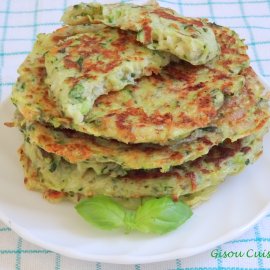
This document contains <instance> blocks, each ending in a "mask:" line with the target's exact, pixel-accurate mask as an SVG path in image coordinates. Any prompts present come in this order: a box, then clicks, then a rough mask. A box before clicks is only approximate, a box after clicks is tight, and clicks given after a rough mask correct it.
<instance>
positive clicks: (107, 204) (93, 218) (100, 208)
mask: <svg viewBox="0 0 270 270" xmlns="http://www.w3.org/2000/svg"><path fill="white" fill-rule="evenodd" d="M75 208H76V210H77V212H78V213H79V214H80V215H81V216H82V217H83V218H84V219H85V220H86V221H87V222H89V223H92V224H93V225H95V226H97V227H99V228H101V229H105V230H111V229H114V228H119V227H123V226H124V218H125V210H124V208H123V207H122V206H121V205H119V204H118V203H117V202H115V201H114V200H113V199H111V198H110V197H106V196H103V195H98V196H94V197H92V198H90V199H85V200H82V201H80V202H79V203H78V204H77V205H76V206H75Z"/></svg>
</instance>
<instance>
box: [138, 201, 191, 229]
mask: <svg viewBox="0 0 270 270" xmlns="http://www.w3.org/2000/svg"><path fill="white" fill-rule="evenodd" d="M191 215H192V211H191V209H190V207H189V206H187V205H186V204H184V203H183V202H181V201H178V202H174V201H173V200H172V199H171V198H169V197H163V198H159V199H156V198H154V199H149V200H147V201H145V202H144V204H143V205H142V206H140V207H139V208H138V209H137V212H136V217H135V228H136V229H137V230H139V231H141V232H144V233H158V234H163V233H167V232H169V231H172V230H174V229H176V228H177V227H178V226H180V225H181V224H183V223H184V222H185V221H186V220H187V219H189V218H190V217H191Z"/></svg>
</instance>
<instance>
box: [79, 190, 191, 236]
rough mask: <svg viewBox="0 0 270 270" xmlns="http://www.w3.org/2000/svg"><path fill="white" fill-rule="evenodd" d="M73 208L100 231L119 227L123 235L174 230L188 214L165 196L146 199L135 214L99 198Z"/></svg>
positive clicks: (117, 204) (177, 203) (109, 199)
mask: <svg viewBox="0 0 270 270" xmlns="http://www.w3.org/2000/svg"><path fill="white" fill-rule="evenodd" d="M75 208H76V210H77V211H78V213H79V214H80V215H81V216H82V217H83V218H84V219H85V220H86V221H88V222H89V223H92V224H94V225H95V226H97V227H99V228H101V229H105V230H111V229H114V228H119V227H123V228H124V229H125V231H126V232H130V231H132V230H138V231H141V232H144V233H158V234H163V233H167V232H169V231H172V230H174V229H176V228H177V227H178V226H180V225H181V224H183V223H184V222H185V221H186V220H187V219H188V218H189V217H190V216H191V215H192V211H191V209H190V208H189V206H187V205H186V204H184V203H183V202H180V201H179V202H174V201H173V200H172V199H171V198H169V197H163V198H159V199H155V198H154V199H147V200H145V201H144V202H143V204H142V205H141V206H139V208H138V209H137V211H132V210H128V209H124V208H123V207H122V206H121V205H120V204H119V203H117V202H116V201H114V200H113V199H112V198H110V197H106V196H103V195H99V196H94V197H92V198H90V199H85V200H83V201H81V202H79V203H78V204H77V205H76V207H75Z"/></svg>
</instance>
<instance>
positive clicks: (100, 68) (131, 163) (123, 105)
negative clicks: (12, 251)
mask: <svg viewBox="0 0 270 270" xmlns="http://www.w3.org/2000/svg"><path fill="white" fill-rule="evenodd" d="M63 21H64V23H65V24H66V26H64V27H62V28H60V29H58V30H56V31H55V32H53V33H51V34H40V35H38V38H37V41H36V43H35V45H34V48H33V50H32V52H31V53H30V55H29V56H28V57H27V58H26V60H25V61H24V63H23V64H22V65H21V67H20V68H19V75H20V76H19V78H18V80H17V83H16V85H15V87H14V89H13V94H12V101H13V103H14V104H15V105H16V107H17V112H16V117H15V119H16V124H17V125H18V126H19V128H20V130H21V131H22V133H23V134H24V138H25V141H24V143H23V145H22V147H21V149H20V155H21V161H22V164H23V167H24V169H25V184H26V186H27V187H28V188H29V189H31V190H38V191H41V192H43V194H44V197H45V198H46V199H48V200H50V201H58V200H60V199H63V198H71V199H73V200H75V201H79V200H80V199H81V198H85V197H91V196H93V195H96V194H104V195H107V196H111V197H114V198H118V199H119V200H121V201H123V202H125V203H130V205H133V206H132V207H134V204H133V203H134V202H135V203H136V202H138V201H140V199H141V198H145V197H162V196H172V197H173V198H174V199H175V200H177V199H182V200H184V201H186V202H187V203H188V204H189V205H194V204H197V203H199V202H200V201H202V200H204V199H206V198H208V196H209V194H210V193H211V192H212V191H213V190H214V189H215V187H216V186H217V185H218V184H219V183H221V182H222V181H223V180H224V178H225V177H226V176H227V175H230V174H235V173H237V172H239V171H240V170H242V169H243V168H244V167H245V166H246V165H248V164H249V163H252V162H253V161H255V160H256V159H257V158H258V157H259V155H260V154H261V153H262V137H263V135H264V134H265V132H266V131H267V125H268V120H269V112H268V101H267V99H266V97H264V95H263V90H264V89H263V86H262V84H261V83H260V82H259V80H258V78H257V76H256V74H255V73H254V71H253V70H252V68H251V67H250V66H249V58H248V56H247V54H246V50H247V47H246V46H245V44H244V43H243V41H242V40H241V39H239V37H238V35H237V34H236V33H235V32H234V31H232V30H230V29H228V28H226V27H221V26H218V25H216V24H211V23H208V22H207V21H206V20H202V19H192V18H184V17H181V16H179V15H177V14H176V13H175V12H174V11H172V10H169V9H165V8H160V7H158V6H155V5H149V6H134V5H130V4H117V5H104V6H101V5H99V4H80V5H75V6H73V7H71V8H69V9H68V10H67V11H66V12H65V14H64V16H63ZM120 28H121V29H120Z"/></svg>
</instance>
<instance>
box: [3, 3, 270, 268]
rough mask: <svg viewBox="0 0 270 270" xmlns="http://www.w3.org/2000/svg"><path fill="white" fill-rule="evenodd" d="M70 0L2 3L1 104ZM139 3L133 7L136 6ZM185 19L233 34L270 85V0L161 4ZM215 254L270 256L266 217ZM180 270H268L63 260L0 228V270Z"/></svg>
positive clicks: (205, 256) (216, 262)
mask: <svg viewBox="0 0 270 270" xmlns="http://www.w3.org/2000/svg"><path fill="white" fill-rule="evenodd" d="M76 2H80V1H79V0H78V1H74V0H71V1H69V0H53V1H52V0H51V1H49V0H47V1H46V0H27V1H26V0H25V1H23V0H0V40H1V41H0V68H1V70H0V100H4V99H6V98H7V97H8V96H9V95H10V91H11V87H12V85H13V84H14V81H15V80H16V77H17V74H16V70H17V68H18V66H19V64H20V63H21V62H22V61H23V60H24V58H25V57H26V55H27V54H28V53H29V52H30V50H31V48H32V44H33V41H34V40H35V37H36V34H37V33H40V32H51V31H52V30H54V29H56V28H57V27H59V26H60V25H61V24H60V23H59V18H60V17H61V14H62V12H63V10H64V8H65V7H67V6H68V5H71V4H74V3H76ZM140 2H141V1H136V3H140ZM159 2H160V4H161V5H162V6H167V7H171V8H173V9H175V10H177V11H178V12H179V13H181V14H183V15H186V16H195V17H207V18H209V20H210V21H214V22H216V23H217V24H220V25H226V26H229V27H231V28H232V29H235V30H236V31H237V32H238V33H239V34H240V36H241V37H242V38H245V39H246V43H247V44H248V46H249V51H248V53H249V55H250V57H251V62H252V64H253V66H254V67H255V68H256V69H257V71H258V72H259V73H260V74H262V75H263V76H265V77H266V79H268V80H270V0H269V1H265V0H257V1H252V0H246V1H244V0H242V1H241V0H227V1H226V0H212V1H211V0H182V1H181V0H178V1H177V0H161V1H159ZM217 249H218V251H219V252H225V251H227V252H229V251H234V252H240V251H242V252H247V250H253V251H254V252H258V251H260V252H267V251H270V215H268V216H266V217H265V218H264V219H263V220H261V221H260V222H259V223H258V224H257V225H256V226H254V227H253V228H251V229H250V230H249V231H248V232H247V233H245V234H244V235H243V236H242V237H241V238H238V239H236V240H234V241H231V242H229V243H226V244H224V245H222V246H219V247H217ZM15 269H16V270H20V269H23V270H32V269H33V270H35V269H39V270H43V269H44V270H53V269H55V270H62V269H63V270H70V269H76V270H83V269H85V270H86V269H88V270H89V269H96V270H116V269H117V270H121V269H126V270H131V269H134V270H169V269H170V270H181V269H190V270H193V269H194V270H195V269H198V270H199V269H205V270H211V269H224V270H225V269H226V270H231V269H270V258H262V257H254V256H253V257H252V258H247V257H242V258H241V257H240V258H235V257H233V258H222V259H221V258H214V257H213V256H211V251H207V252H204V253H202V254H200V255H197V256H193V257H191V258H186V259H181V260H180V259H178V260H172V261H167V262H163V263H154V264H148V265H131V266H123V265H112V264H103V263H99V262H93V263H90V262H83V261H79V260H74V259H70V258H66V257H64V256H61V255H59V254H56V253H54V252H51V251H48V250H45V249H42V248H40V247H37V246H35V245H33V244H31V243H29V242H27V241H25V240H23V239H22V238H21V237H19V236H18V235H17V234H16V233H14V232H13V231H12V230H11V229H10V228H9V227H7V226H5V225H4V224H3V223H1V222H0V270H15Z"/></svg>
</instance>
